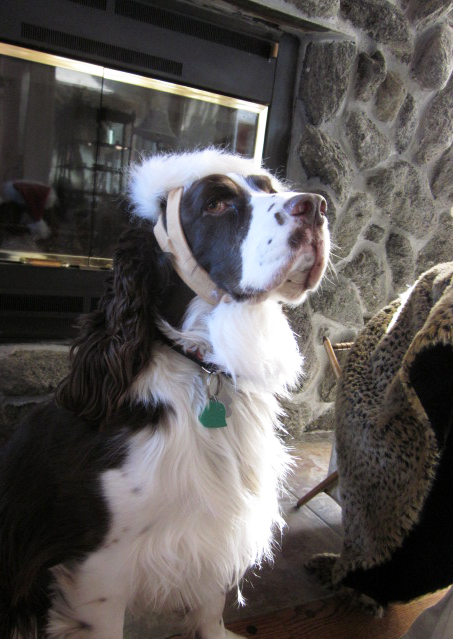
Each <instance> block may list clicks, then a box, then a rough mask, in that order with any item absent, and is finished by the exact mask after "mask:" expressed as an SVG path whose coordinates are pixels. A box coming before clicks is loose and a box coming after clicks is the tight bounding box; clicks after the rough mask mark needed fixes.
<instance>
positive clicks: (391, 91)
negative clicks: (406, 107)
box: [375, 71, 406, 122]
mask: <svg viewBox="0 0 453 639" xmlns="http://www.w3.org/2000/svg"><path fill="white" fill-rule="evenodd" d="M405 97H406V86H405V84H404V82H403V81H402V80H401V78H400V77H399V75H398V74H396V73H394V72H393V71H389V72H388V73H387V76H386V78H385V80H384V82H382V83H381V85H380V86H379V88H378V90H377V93H376V104H375V113H376V117H377V118H378V120H380V121H381V122H389V121H390V120H393V119H394V118H395V116H396V114H397V113H398V111H399V110H400V108H401V106H402V104H403V102H404V98H405Z"/></svg>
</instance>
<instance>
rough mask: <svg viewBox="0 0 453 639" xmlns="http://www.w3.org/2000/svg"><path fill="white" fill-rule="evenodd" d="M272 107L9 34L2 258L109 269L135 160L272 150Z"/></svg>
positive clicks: (0, 145)
mask: <svg viewBox="0 0 453 639" xmlns="http://www.w3.org/2000/svg"><path fill="white" fill-rule="evenodd" d="M266 116H267V107H266V106H265V105H260V104H252V103H250V102H245V101H242V100H239V99H235V98H231V97H227V96H223V95H217V94H212V93H209V92H206V91H200V90H197V89H193V88H190V87H185V86H181V85H176V84H172V83H168V82H163V81H159V80H155V79H151V78H147V77H142V76H136V75H133V74H130V73H124V72H119V71H114V70H111V69H107V68H105V67H100V66H96V65H92V64H87V63H83V62H79V61H75V60H69V59H66V58H61V57H59V56H54V55H50V54H45V53H40V52H37V51H33V50H29V49H23V48H20V47H16V46H11V45H6V44H0V260H6V261H15V262H24V263H27V264H35V265H47V266H49V265H55V266H61V265H66V266H79V267H84V268H108V267H109V266H110V263H111V258H112V254H113V249H114V246H115V244H116V241H117V239H118V236H119V235H120V233H121V231H122V229H123V227H124V225H125V223H126V221H127V218H128V215H129V211H128V202H127V199H126V187H127V172H128V166H129V164H130V163H131V162H134V161H138V160H140V158H141V157H143V156H147V155H149V154H153V153H159V152H164V151H173V150H174V151H178V150H190V149H193V148H196V147H198V148H200V147H205V146H208V145H214V146H220V147H222V148H226V149H230V150H233V151H236V152H238V153H240V154H243V155H244V156H248V157H257V158H261V155H262V149H263V143H264V130H265V125H266Z"/></svg>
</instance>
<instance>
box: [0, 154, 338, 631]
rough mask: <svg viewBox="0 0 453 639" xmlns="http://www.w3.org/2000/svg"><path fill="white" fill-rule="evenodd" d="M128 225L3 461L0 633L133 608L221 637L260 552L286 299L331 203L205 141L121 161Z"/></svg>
mask: <svg viewBox="0 0 453 639" xmlns="http://www.w3.org/2000/svg"><path fill="white" fill-rule="evenodd" d="M131 197H132V202H133V206H134V214H135V215H134V218H135V220H133V223H131V229H130V230H128V231H127V232H126V233H125V235H124V236H123V237H122V239H121V240H120V242H119V246H118V249H117V251H116V253H115V258H114V269H113V273H112V275H111V277H110V278H109V280H108V283H107V287H106V291H105V294H104V296H103V298H102V299H101V301H100V304H99V308H98V309H97V310H95V311H94V312H92V313H90V314H88V315H86V316H85V317H83V318H82V320H81V324H80V334H79V337H78V338H77V340H76V342H75V345H74V347H73V351H72V362H71V370H70V373H69V375H68V377H67V378H66V379H65V380H64V381H63V382H62V384H61V386H60V388H59V389H58V392H57V396H56V401H55V402H54V403H51V404H49V405H46V406H45V407H42V408H40V409H39V410H38V411H37V412H36V413H35V414H34V415H33V416H32V418H30V419H29V420H28V422H27V423H25V424H23V425H22V427H20V428H19V429H18V430H17V432H16V433H15V434H14V435H13V437H12V439H11V440H10V442H9V444H8V446H7V448H6V449H5V450H4V451H3V454H2V458H1V466H0V580H1V582H0V636H1V637H2V639H17V638H19V637H20V639H30V638H35V637H46V638H49V639H89V638H90V637H92V638H93V639H120V638H121V637H122V636H123V622H124V613H125V610H126V608H127V607H128V606H130V605H131V604H132V603H133V602H136V601H139V602H141V603H145V604H146V605H148V606H151V607H152V608H153V609H159V610H174V609H180V610H181V611H184V613H185V619H186V623H187V630H188V632H191V633H193V634H194V635H196V636H197V637H200V638H201V639H224V638H225V637H232V636H233V635H232V633H231V632H228V631H227V630H226V629H225V627H224V625H223V621H222V612H223V606H224V599H225V593H226V592H227V591H228V589H230V588H232V587H235V586H236V587H237V586H238V584H239V582H240V580H241V578H242V576H243V575H244V572H245V571H246V570H247V568H249V567H250V566H252V565H257V564H260V562H261V561H262V559H263V558H265V557H269V556H271V552H272V533H273V530H274V529H275V527H278V526H279V525H280V523H281V519H280V515H279V507H278V502H277V498H278V490H279V487H280V484H281V480H282V478H283V476H284V473H285V471H286V469H287V465H288V459H287V454H286V452H285V449H284V447H283V445H282V443H281V442H280V439H279V437H278V434H277V431H278V430H279V428H280V423H279V416H280V415H281V410H280V408H279V405H278V403H277V400H276V396H278V395H282V394H285V393H287V391H288V389H289V388H290V387H292V386H294V385H295V384H296V382H297V379H298V376H299V373H300V368H301V362H302V357H301V355H300V354H299V351H298V348H297V345H296V341H295V338H294V335H293V333H292V331H291V329H290V327H289V326H288V322H287V320H286V319H285V316H284V314H283V312H282V307H281V303H282V302H287V303H290V304H297V303H299V302H301V301H302V300H303V299H304V298H305V295H306V292H307V291H308V290H310V289H314V288H315V287H316V286H317V284H318V283H319V281H320V279H321V277H322V275H323V272H324V270H325V266H326V260H327V257H328V250H329V249H328V247H329V237H328V232H327V221H326V217H325V212H326V203H325V200H324V199H323V198H322V197H321V196H319V195H315V194H307V193H294V192H290V191H288V190H286V189H285V188H283V187H282V185H281V184H280V183H279V182H278V181H277V180H276V179H275V178H273V177H272V176H271V175H270V174H269V173H267V172H266V171H265V170H264V169H262V168H261V167H260V166H256V165H255V163H254V162H253V161H252V160H248V159H244V158H240V157H238V156H235V155H231V154H228V153H224V152H220V151H216V150H214V149H207V150H204V151H199V152H194V153H187V154H181V155H163V156H162V155H161V156H155V157H151V158H150V159H148V160H146V161H145V162H143V164H142V165H141V166H137V167H135V168H134V169H133V171H132V175H131Z"/></svg>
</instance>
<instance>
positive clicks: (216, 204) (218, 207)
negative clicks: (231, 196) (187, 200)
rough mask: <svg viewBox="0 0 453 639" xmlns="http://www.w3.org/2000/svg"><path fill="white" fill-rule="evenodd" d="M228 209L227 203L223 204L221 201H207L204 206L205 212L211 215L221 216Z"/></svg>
mask: <svg viewBox="0 0 453 639" xmlns="http://www.w3.org/2000/svg"><path fill="white" fill-rule="evenodd" d="M228 207H229V204H228V202H224V201H223V200H208V202H207V204H206V210H207V212H208V213H211V214H212V215H221V214H222V213H224V212H225V211H226V210H227V208H228Z"/></svg>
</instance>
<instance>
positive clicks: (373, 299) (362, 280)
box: [341, 249, 388, 316]
mask: <svg viewBox="0 0 453 639" xmlns="http://www.w3.org/2000/svg"><path fill="white" fill-rule="evenodd" d="M341 275H343V277H345V278H347V279H348V280H351V281H352V282H354V284H355V285H356V286H357V288H358V289H359V292H360V297H361V300H362V302H363V304H364V306H365V308H366V310H367V311H368V313H369V315H370V316H371V315H372V314H373V313H375V312H376V311H378V310H379V309H380V308H381V307H382V306H385V304H386V303H387V301H388V300H387V288H386V280H385V270H384V265H383V263H382V260H381V259H380V258H379V257H378V256H377V255H376V254H375V253H374V252H373V251H370V250H368V249H364V250H363V251H361V252H360V253H358V254H357V255H356V256H355V257H354V258H353V259H352V260H351V261H350V262H348V263H347V264H346V265H345V266H344V267H343V268H342V270H341Z"/></svg>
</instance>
